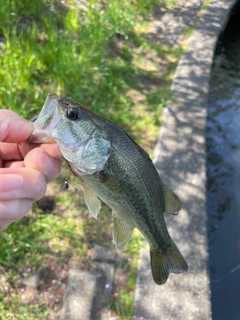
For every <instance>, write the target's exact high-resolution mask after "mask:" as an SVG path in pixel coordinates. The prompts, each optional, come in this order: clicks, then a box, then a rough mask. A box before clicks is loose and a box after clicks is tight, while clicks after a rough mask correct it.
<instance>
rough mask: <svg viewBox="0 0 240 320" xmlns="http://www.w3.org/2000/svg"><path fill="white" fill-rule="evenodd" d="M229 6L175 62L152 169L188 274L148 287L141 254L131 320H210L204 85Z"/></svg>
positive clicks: (214, 14) (206, 22)
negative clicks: (171, 199) (171, 207)
mask: <svg viewBox="0 0 240 320" xmlns="http://www.w3.org/2000/svg"><path fill="white" fill-rule="evenodd" d="M234 3H235V1H234V0H215V1H212V3H211V5H210V6H209V8H208V9H207V10H206V11H205V12H204V14H203V15H202V16H201V18H200V20H199V22H198V24H197V26H196V28H195V31H194V33H193V34H192V36H191V37H190V38H189V41H188V43H187V47H188V50H187V51H186V52H185V53H184V55H183V57H182V58H181V60H180V61H179V64H178V67H177V70H176V72H175V75H174V80H173V83H172V92H173V94H174V96H175V97H176V99H177V101H178V103H176V104H172V105H169V106H168V107H167V108H166V109H165V110H164V114H163V126H162V127H161V130H160V135H159V138H158V142H157V145H156V148H155V157H154V159H155V164H156V167H157V169H158V170H159V173H160V175H161V177H162V179H163V181H164V182H165V183H166V184H167V185H168V186H169V187H171V188H172V189H173V190H174V191H175V192H176V193H177V194H178V195H179V197H180V199H181V200H182V204H183V209H182V210H181V212H180V213H179V215H178V216H177V217H175V216H167V217H166V222H167V226H168V230H169V232H170V234H171V236H172V238H173V239H174V240H175V242H176V243H177V245H178V247H179V248H180V250H181V252H182V254H183V255H184V257H185V258H186V260H187V262H188V265H189V271H188V272H187V273H184V274H181V275H173V274H171V275H170V278H169V280H168V281H167V283H166V284H164V285H163V286H157V285H155V284H154V282H153V280H152V276H151V271H150V261H149V253H148V251H146V250H142V252H141V256H140V260H139V268H138V283H137V288H136V294H135V312H134V319H149V320H161V319H162V320H170V319H171V320H172V319H176V320H186V319H187V320H191V319H194V320H207V319H210V318H211V306H210V293H209V279H208V272H207V263H208V250H207V234H206V190H205V183H206V168H205V127H206V109H207V95H208V80H209V76H210V71H211V65H212V58H213V54H214V48H215V44H216V41H217V39H218V36H219V33H220V31H221V29H222V28H223V26H224V24H225V23H226V20H227V17H228V14H229V12H230V11H231V10H230V8H232V6H233V4H234Z"/></svg>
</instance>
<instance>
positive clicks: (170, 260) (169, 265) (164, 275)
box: [150, 242, 188, 284]
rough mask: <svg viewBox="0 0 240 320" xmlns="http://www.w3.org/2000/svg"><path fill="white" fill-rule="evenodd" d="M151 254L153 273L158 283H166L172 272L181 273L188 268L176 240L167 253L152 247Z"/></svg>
mask: <svg viewBox="0 0 240 320" xmlns="http://www.w3.org/2000/svg"><path fill="white" fill-rule="evenodd" d="M150 256H151V267H152V275H153V279H154V281H155V282H156V283H157V284H164V283H165V282H166V281H167V279H168V276H169V273H171V272H172V273H181V272H184V271H187V270H188V266H187V263H186V261H185V260H184V258H183V256H182V255H181V253H180V251H179V250H178V248H177V246H176V244H175V243H174V242H172V244H171V246H170V247H169V248H168V249H167V252H165V253H164V252H161V251H160V250H155V249H151V250H150Z"/></svg>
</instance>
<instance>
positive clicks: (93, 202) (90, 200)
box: [83, 186, 102, 219]
mask: <svg viewBox="0 0 240 320" xmlns="http://www.w3.org/2000/svg"><path fill="white" fill-rule="evenodd" d="M83 189H84V201H85V203H86V205H87V207H88V210H89V211H90V213H91V215H92V216H93V218H95V219H97V215H98V213H99V211H100V209H101V206H102V204H101V201H100V200H99V199H98V197H97V196H96V195H95V193H94V192H93V191H92V190H91V189H89V188H87V187H86V186H83Z"/></svg>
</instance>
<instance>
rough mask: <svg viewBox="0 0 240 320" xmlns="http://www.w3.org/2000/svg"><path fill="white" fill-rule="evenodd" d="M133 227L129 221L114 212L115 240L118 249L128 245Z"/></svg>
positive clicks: (113, 232)
mask: <svg viewBox="0 0 240 320" xmlns="http://www.w3.org/2000/svg"><path fill="white" fill-rule="evenodd" d="M133 229H134V228H133V227H132V226H131V225H130V224H129V223H127V222H126V221H125V220H123V219H121V218H120V217H119V216H118V215H116V214H114V213H113V231H112V234H113V242H114V244H115V245H116V247H117V248H118V249H120V250H123V249H124V248H125V247H126V245H127V244H128V241H129V240H130V238H131V236H132V233H133Z"/></svg>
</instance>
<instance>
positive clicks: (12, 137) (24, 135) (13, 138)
mask: <svg viewBox="0 0 240 320" xmlns="http://www.w3.org/2000/svg"><path fill="white" fill-rule="evenodd" d="M33 126H34V125H33V123H32V122H29V121H27V120H25V119H23V118H22V117H20V116H19V115H17V114H16V113H15V112H13V111H11V110H0V141H2V142H16V143H19V142H22V141H25V140H27V139H28V138H29V136H30V135H31V133H32V131H33Z"/></svg>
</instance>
